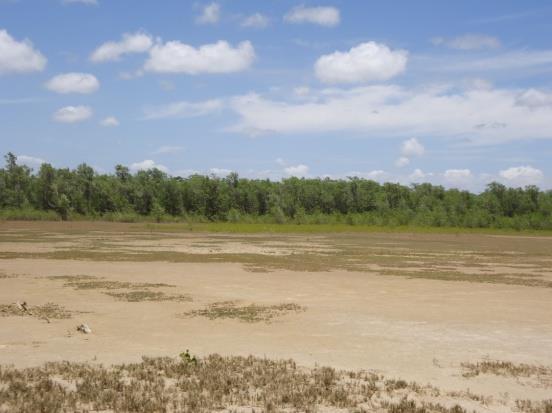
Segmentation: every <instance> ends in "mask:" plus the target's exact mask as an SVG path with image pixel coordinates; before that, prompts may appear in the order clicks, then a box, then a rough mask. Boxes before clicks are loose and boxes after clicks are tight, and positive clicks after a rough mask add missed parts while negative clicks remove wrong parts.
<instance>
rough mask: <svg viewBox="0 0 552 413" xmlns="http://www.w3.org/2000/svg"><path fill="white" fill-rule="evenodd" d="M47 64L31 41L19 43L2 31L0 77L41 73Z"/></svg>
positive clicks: (0, 34)
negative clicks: (3, 75)
mask: <svg viewBox="0 0 552 413" xmlns="http://www.w3.org/2000/svg"><path fill="white" fill-rule="evenodd" d="M46 62H47V60H46V58H45V57H44V56H43V55H42V53H40V52H39V51H38V50H36V49H35V48H34V46H33V44H32V43H31V42H30V41H29V40H23V41H17V40H15V39H14V38H13V37H11V36H10V34H9V33H8V32H7V31H6V30H0V75H2V74H6V73H29V72H40V71H42V70H43V69H44V67H45V66H46Z"/></svg>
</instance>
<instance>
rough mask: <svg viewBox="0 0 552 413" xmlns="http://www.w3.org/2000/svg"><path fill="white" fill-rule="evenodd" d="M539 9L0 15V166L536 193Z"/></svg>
mask: <svg viewBox="0 0 552 413" xmlns="http://www.w3.org/2000/svg"><path fill="white" fill-rule="evenodd" d="M551 21H552V3H551V2H548V1H532V0H524V1H523V2H521V1H509V0H488V1H485V2H481V1H479V0H465V1H461V2H442V1H437V0H435V1H433V0H432V1H430V0H420V1H415V2H413V1H408V0H405V1H375V0H374V1H365V0H348V1H345V0H324V1H309V0H305V1H300V0H264V1H253V0H220V1H214V2H212V1H205V2H204V1H196V2H194V1H182V0H163V1H152V0H144V1H136V0H0V152H2V153H3V154H5V153H7V152H8V151H11V152H13V153H15V154H16V155H17V156H18V158H19V161H20V163H24V164H27V165H28V166H30V167H32V168H34V170H37V169H38V167H39V165H40V163H42V162H49V163H51V164H52V165H54V166H56V167H70V168H74V167H76V166H77V165H78V164H80V163H83V162H86V163H87V164H89V165H91V166H93V167H94V168H95V169H96V170H97V171H98V172H101V173H111V172H113V170H114V166H115V165H116V164H123V165H127V166H129V167H130V168H131V170H133V171H137V170H140V169H148V168H152V167H157V168H159V169H161V170H163V171H165V172H167V173H169V174H171V175H173V176H188V175H190V174H193V173H202V174H215V175H218V176H225V175H227V174H228V173H229V172H230V171H235V172H238V173H239V175H240V176H243V177H248V178H262V179H265V178H268V179H272V180H278V179H282V178H286V177H290V176H297V177H330V178H336V179H337V178H346V177H350V176H358V177H364V178H369V179H374V180H377V181H380V182H388V181H389V182H400V183H403V184H411V183H421V182H431V183H434V184H439V185H444V186H446V187H458V188H462V189H468V190H471V191H481V190H483V189H484V188H485V185H486V184H488V183H489V182H492V181H498V182H501V183H504V184H505V185H508V186H514V187H517V186H525V185H538V186H540V187H541V188H544V189H552V162H550V160H551V159H552V76H551V75H552V25H551V24H550V22H551Z"/></svg>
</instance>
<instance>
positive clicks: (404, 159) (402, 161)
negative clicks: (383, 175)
mask: <svg viewBox="0 0 552 413" xmlns="http://www.w3.org/2000/svg"><path fill="white" fill-rule="evenodd" d="M409 163H410V159H408V158H407V157H406V156H401V157H400V158H399V159H397V160H396V161H395V166H396V167H398V168H402V167H405V166H406V165H408V164H409Z"/></svg>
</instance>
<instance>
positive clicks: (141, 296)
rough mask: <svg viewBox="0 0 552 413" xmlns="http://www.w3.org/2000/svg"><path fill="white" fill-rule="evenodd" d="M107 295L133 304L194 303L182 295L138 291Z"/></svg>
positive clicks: (188, 297) (108, 293)
mask: <svg viewBox="0 0 552 413" xmlns="http://www.w3.org/2000/svg"><path fill="white" fill-rule="evenodd" d="M105 294H106V295H109V296H111V297H114V298H116V299H118V300H121V301H128V302H131V303H137V302H143V301H179V302H182V301H192V298H191V297H190V296H188V295H182V294H165V293H163V292H160V291H149V290H138V291H126V292H121V293H115V292H107V293H105Z"/></svg>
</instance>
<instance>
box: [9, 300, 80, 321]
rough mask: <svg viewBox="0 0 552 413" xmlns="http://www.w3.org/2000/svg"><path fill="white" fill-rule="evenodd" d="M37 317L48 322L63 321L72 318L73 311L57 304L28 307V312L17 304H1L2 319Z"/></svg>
mask: <svg viewBox="0 0 552 413" xmlns="http://www.w3.org/2000/svg"><path fill="white" fill-rule="evenodd" d="M17 316H19V317H25V316H28V317H35V318H38V319H47V320H50V319H51V320H62V319H68V318H71V317H72V313H71V311H68V310H66V309H65V308H64V307H62V306H60V305H58V304H55V303H46V304H44V305H35V306H28V311H25V310H22V309H21V308H19V307H18V306H17V305H16V304H0V317H17Z"/></svg>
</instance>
